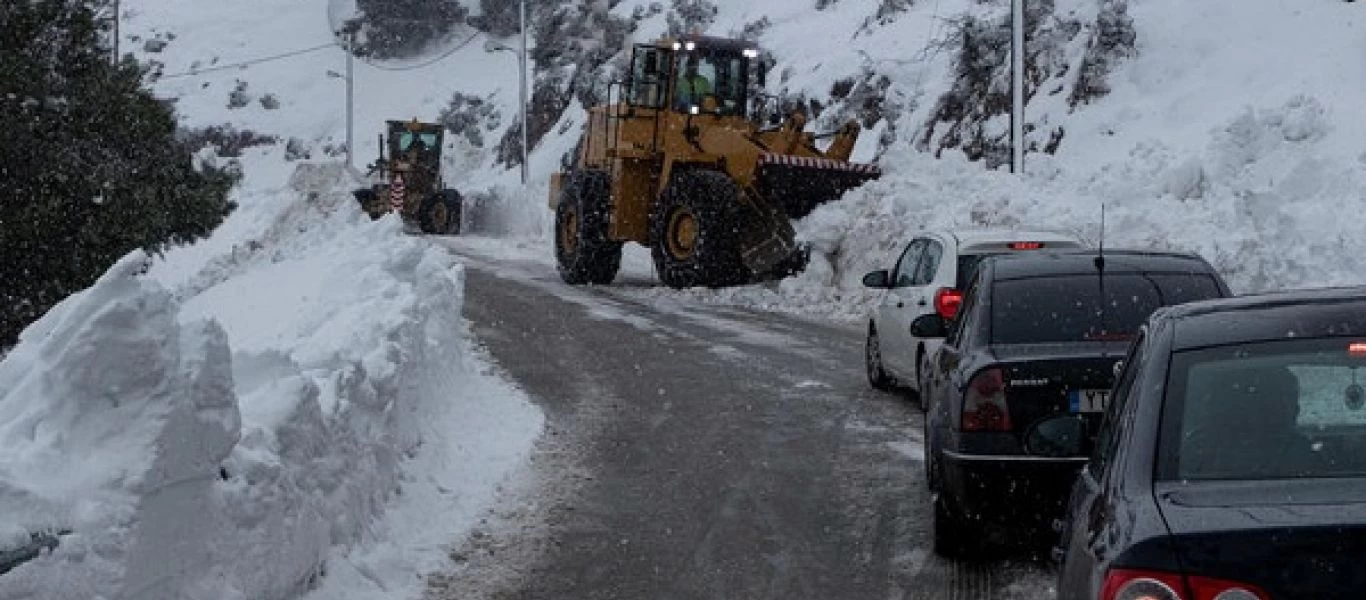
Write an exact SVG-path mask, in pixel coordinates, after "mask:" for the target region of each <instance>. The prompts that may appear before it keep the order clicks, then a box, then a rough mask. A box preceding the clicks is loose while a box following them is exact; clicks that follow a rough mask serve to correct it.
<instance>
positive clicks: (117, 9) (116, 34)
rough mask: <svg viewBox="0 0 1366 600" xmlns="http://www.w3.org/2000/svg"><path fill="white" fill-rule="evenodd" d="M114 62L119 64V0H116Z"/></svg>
mask: <svg viewBox="0 0 1366 600" xmlns="http://www.w3.org/2000/svg"><path fill="white" fill-rule="evenodd" d="M113 58H114V60H113V62H114V64H116V65H117V64H119V0H114V57H113Z"/></svg>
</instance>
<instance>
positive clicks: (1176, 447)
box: [1050, 288, 1366, 600]
mask: <svg viewBox="0 0 1366 600" xmlns="http://www.w3.org/2000/svg"><path fill="white" fill-rule="evenodd" d="M1126 363H1127V366H1126V367H1125V369H1124V371H1123V375H1122V376H1121V377H1120V380H1119V383H1118V385H1117V386H1116V387H1115V395H1114V398H1113V402H1112V403H1111V405H1110V408H1109V410H1108V411H1107V413H1106V414H1105V423H1104V425H1103V427H1102V429H1101V432H1100V435H1099V437H1098V438H1097V439H1096V448H1095V452H1094V457H1093V458H1092V460H1091V462H1090V464H1088V465H1087V467H1086V468H1085V470H1084V471H1083V473H1082V475H1081V477H1079V478H1078V479H1077V482H1076V486H1075V488H1074V489H1073V492H1072V499H1071V501H1070V508H1069V512H1068V514H1069V516H1068V518H1067V520H1066V521H1064V523H1063V526H1062V527H1061V529H1062V534H1063V536H1062V542H1063V548H1064V552H1063V568H1062V571H1061V575H1060V580H1059V596H1060V598H1061V599H1062V600H1073V599H1078V600H1079V599H1085V600H1094V599H1097V598H1099V599H1101V600H1120V599H1127V598H1152V599H1154V600H1283V599H1292V598H1293V599H1312V600H1346V599H1348V598H1352V599H1359V598H1363V597H1366V390H1364V389H1363V387H1362V386H1363V385H1366V288H1357V289H1337V290H1317V291H1305V292H1292V293H1281V294H1271V295H1264V296H1247V297H1241V298H1234V299H1226V300H1214V301H1209V302H1198V303H1193V304H1188V305H1185V306H1181V307H1177V308H1171V309H1164V310H1162V311H1159V312H1158V313H1157V314H1155V315H1154V316H1153V317H1152V319H1151V321H1150V322H1149V323H1148V324H1147V325H1146V326H1145V327H1144V328H1143V330H1142V332H1141V333H1140V335H1139V338H1138V340H1136V341H1135V343H1134V345H1133V347H1132V349H1131V351H1130V353H1129V356H1128V358H1127V359H1126ZM1079 425H1080V424H1079V423H1077V422H1076V421H1071V422H1067V421H1065V420H1063V419H1059V421H1058V422H1057V423H1055V424H1054V425H1051V426H1050V428H1051V429H1053V430H1055V431H1058V432H1062V431H1066V430H1068V429H1069V428H1071V429H1075V428H1076V427H1078V426H1079Z"/></svg>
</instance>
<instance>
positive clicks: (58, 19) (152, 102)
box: [0, 0, 234, 348]
mask: <svg viewBox="0 0 1366 600" xmlns="http://www.w3.org/2000/svg"><path fill="white" fill-rule="evenodd" d="M100 8H101V7H100V6H98V5H96V4H95V3H93V2H89V1H85V0H17V1H9V2H5V3H3V5H0V192H2V193H3V196H0V307H3V310H0V348H3V347H5V346H7V345H9V344H12V343H13V342H14V340H15V338H16V336H17V335H18V333H19V332H20V331H22V329H23V328H24V327H25V326H27V325H28V324H29V323H31V322H32V321H33V320H35V319H37V318H38V317H39V316H41V315H42V314H43V313H44V312H46V311H47V310H48V309H49V308H51V307H52V306H53V305H54V304H56V303H57V302H59V301H60V300H62V299H63V298H65V297H66V296H67V295H69V294H71V293H73V292H76V291H79V290H81V289H84V288H85V287H88V286H89V285H90V284H91V283H93V282H94V281H95V279H97V278H98V277H99V276H100V275H101V274H102V273H103V272H104V271H105V270H106V269H108V268H109V266H110V265H112V264H113V263H114V262H115V261H116V260H118V259H119V258H120V257H122V256H123V255H125V254H127V253H128V252H131V251H133V250H136V249H138V248H143V249H146V250H149V251H158V250H160V249H162V248H164V247H165V246H166V245H167V244H176V243H184V242H189V241H192V240H194V239H196V238H198V237H201V236H205V235H207V234H208V233H209V232H211V231H212V230H213V229H214V227H216V226H217V225H218V224H219V223H220V222H222V220H223V217H225V216H226V215H227V214H228V213H229V212H230V211H231V210H232V208H233V205H232V203H231V202H230V201H229V200H228V198H227V195H228V192H229V190H230V189H231V187H232V185H233V183H234V181H233V178H232V177H231V176H230V175H228V174H226V173H223V172H218V171H214V170H207V171H196V170H195V169H194V168H193V167H192V165H191V154H192V152H193V151H194V150H195V148H191V147H189V146H188V145H187V144H186V143H185V142H182V141H179V140H178V139H177V135H176V124H175V117H174V114H173V112H172V111H171V109H170V108H169V107H168V106H166V105H165V104H163V103H162V102H160V101H158V100H157V99H156V98H154V97H153V96H152V95H151V93H149V92H148V91H147V90H146V89H144V88H143V86H142V76H143V71H142V69H141V68H140V67H139V66H138V65H137V64H136V63H135V62H134V61H132V59H131V58H130V59H125V60H124V61H122V62H119V63H117V64H114V63H112V62H111V60H110V56H109V51H108V49H107V47H105V45H104V44H103V40H104V39H105V38H106V36H107V32H106V31H105V29H104V24H103V23H101V21H100V20H99V19H97V12H96V11H97V10H98V9H100Z"/></svg>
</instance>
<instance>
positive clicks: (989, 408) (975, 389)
mask: <svg viewBox="0 0 1366 600" xmlns="http://www.w3.org/2000/svg"><path fill="white" fill-rule="evenodd" d="M1013 428H1014V427H1013V426H1012V425H1011V423H1010V405H1009V404H1007V403H1006V385H1005V372H1004V371H1002V370H1001V369H1000V368H991V369H983V370H981V371H978V373H977V375H975V376H973V378H972V381H971V382H970V383H968V390H967V392H966V393H965V394H964V396H963V431H1010V430H1012V429H1013Z"/></svg>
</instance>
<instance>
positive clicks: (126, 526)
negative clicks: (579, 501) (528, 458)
mask: <svg viewBox="0 0 1366 600" xmlns="http://www.w3.org/2000/svg"><path fill="white" fill-rule="evenodd" d="M249 179H250V176H249ZM342 182H344V177H343V175H342V171H341V170H340V169H339V168H337V167H326V166H316V165H305V166H302V167H301V168H300V169H299V171H298V172H297V174H296V176H295V177H294V179H293V181H292V187H293V188H294V194H292V196H293V197H295V198H297V200H295V201H296V202H297V204H298V205H297V206H293V207H289V208H287V209H286V210H283V211H279V212H278V214H279V215H280V216H279V218H278V220H277V221H275V224H274V226H272V227H268V228H267V229H266V230H265V231H263V232H257V235H256V236H255V237H252V238H251V239H249V240H247V239H244V240H242V246H245V249H242V248H235V251H234V252H233V253H231V254H229V255H227V256H224V257H219V258H218V259H215V260H209V261H207V262H205V263H204V266H203V269H201V270H200V271H199V272H198V273H197V274H196V275H195V276H193V277H189V278H187V279H186V280H185V281H183V282H181V283H180V285H178V286H176V289H175V290H174V291H173V290H172V289H168V288H167V287H165V286H164V285H162V284H161V283H159V282H158V281H156V278H153V277H149V276H147V275H142V274H140V273H141V272H142V271H143V270H145V264H144V259H143V258H141V257H138V256H130V257H129V258H127V259H125V260H124V261H123V262H121V263H120V264H119V265H118V266H117V267H116V268H114V269H112V270H111V271H110V272H109V273H108V274H107V275H106V276H105V277H104V278H103V279H101V280H100V282H99V283H97V284H96V285H95V286H93V287H92V288H90V289H89V290H87V291H85V292H82V293H80V294H77V295H75V296H73V297H72V298H70V299H68V300H67V301H66V302H64V303H63V304H61V305H59V306H58V307H57V308H55V309H54V310H53V311H51V312H50V313H49V314H48V315H47V316H46V317H44V319H43V320H41V321H40V322H38V323H36V324H35V325H33V326H32V327H31V328H30V329H29V330H28V331H26V332H25V333H24V335H23V337H22V339H21V342H20V344H19V345H18V346H16V348H15V349H14V351H13V352H12V353H11V354H10V355H9V356H8V357H7V358H6V359H5V360H4V361H3V362H0V515H5V517H4V518H3V519H0V549H8V548H15V547H21V546H23V545H24V544H26V543H27V541H28V540H29V539H31V538H30V536H31V535H32V534H34V533H44V532H69V533H65V534H63V535H60V536H59V537H60V544H59V545H57V547H56V548H55V549H54V550H52V551H51V552H50V553H48V554H44V555H42V556H40V557H38V558H36V559H34V560H32V561H30V562H27V563H25V564H23V565H21V566H19V567H18V568H16V569H15V570H13V571H11V572H9V573H7V574H4V575H0V599H4V600H8V599H11V598H13V599H16V600H17V599H19V598H32V597H41V598H62V599H65V598H72V599H76V598H82V599H84V598H111V599H112V598H137V599H139V600H142V599H151V600H156V599H161V598H165V599H168V600H170V599H175V600H183V599H200V598H203V599H206V600H207V599H214V600H218V599H234V598H239V599H243V600H248V599H249V600H274V599H284V598H293V597H297V596H298V595H299V594H301V593H303V592H305V591H306V590H308V589H310V588H313V587H316V586H317V585H318V584H319V583H320V581H321V579H320V578H322V577H323V576H324V574H325V573H329V572H331V571H332V570H333V569H332V568H331V567H330V565H336V570H337V571H338V572H341V573H343V574H344V573H347V572H350V571H357V570H366V571H367V572H373V571H376V570H377V567H376V566H375V565H376V564H388V566H389V570H388V573H387V574H385V573H383V572H382V571H383V569H379V570H380V571H381V573H380V574H379V575H373V576H372V577H371V578H370V579H371V581H370V584H371V585H383V586H386V587H391V588H396V589H401V588H402V587H403V586H404V585H412V584H413V582H414V580H415V578H414V576H413V575H414V571H416V570H418V569H420V568H423V567H424V566H425V567H426V568H432V567H433V566H434V564H435V561H436V557H439V555H440V545H441V544H442V543H447V542H450V541H452V540H453V539H454V538H455V537H456V536H457V535H458V533H460V532H461V531H463V529H464V528H468V527H469V526H470V524H471V523H472V521H473V520H474V515H475V514H477V512H478V511H479V510H480V509H482V508H483V507H484V506H486V505H487V502H488V501H489V500H490V499H491V497H492V495H493V493H494V490H495V488H496V486H497V484H498V482H499V481H500V480H501V478H502V476H503V474H504V473H506V472H507V471H508V470H509V469H511V468H512V467H513V466H515V465H516V464H518V463H519V462H520V461H521V460H522V459H523V458H524V457H525V453H526V452H527V450H528V448H529V446H530V443H531V441H532V440H533V439H534V437H535V436H536V435H537V434H538V432H539V429H540V423H541V417H540V415H539V412H538V411H536V410H535V409H534V408H533V407H531V406H530V405H529V404H527V403H526V401H525V400H524V399H523V398H522V397H521V396H520V395H518V394H516V393H515V392H513V391H511V390H510V389H508V387H507V386H506V384H503V383H502V382H500V381H496V380H494V379H493V378H491V377H489V376H487V375H484V374H482V373H481V371H483V370H484V367H483V366H482V363H481V361H479V360H478V359H477V358H476V357H474V356H473V355H472V354H471V345H470V342H469V340H468V332H467V330H466V326H465V324H464V323H463V321H462V318H461V304H462V298H463V290H462V283H463V282H462V279H463V270H462V267H461V266H460V265H459V264H457V263H456V262H455V260H454V259H453V258H452V257H451V256H450V255H449V254H448V253H447V252H445V251H443V250H440V249H438V248H436V247H434V246H433V245H432V244H430V243H427V242H426V241H425V240H423V239H421V238H412V237H407V236H403V235H401V234H400V231H399V230H400V227H399V224H398V222H397V220H396V219H394V218H386V219H384V220H381V221H379V222H373V223H372V222H370V221H369V219H368V218H366V217H364V216H363V215H362V214H361V213H360V211H359V209H358V208H357V207H356V206H355V204H354V201H352V200H351V199H350V197H349V194H347V193H346V191H345V190H344V186H343V185H342ZM287 198H288V197H287ZM285 201H288V200H285ZM277 208H278V207H277ZM236 218H242V219H250V218H252V215H240V216H237V217H236ZM247 242H252V243H247ZM234 245H235V246H236V245H237V244H234ZM154 271H155V269H154ZM162 279H163V280H164V279H168V278H167V277H165V276H164V275H163V277H162ZM455 435H466V436H468V439H458V438H455V437H453V436H455ZM406 464H413V465H416V466H418V467H420V470H417V469H410V468H408V467H405V465H406ZM438 489H439V490H440V493H438V492H435V491H434V490H438ZM400 495H402V496H403V497H402V498H399V496H400ZM413 499H422V500H424V502H425V503H424V504H423V505H420V506H414V505H413ZM394 506H399V507H401V508H402V509H403V510H408V511H413V512H420V513H421V514H422V515H423V516H424V517H425V518H426V523H425V525H426V529H427V530H428V531H430V532H432V533H433V535H436V536H442V535H448V536H450V537H448V538H445V539H427V540H423V542H424V543H425V544H427V545H428V546H429V548H427V550H426V551H425V552H417V551H414V550H412V549H411V548H404V547H396V548H392V549H391V551H390V552H387V553H386V554H385V555H384V556H375V555H374V552H373V551H372V548H373V547H374V546H376V545H393V544H394V540H393V539H392V538H393V535H394V534H395V532H393V531H390V530H389V528H388V526H389V525H390V524H392V523H397V524H399V525H402V524H403V523H405V522H406V521H405V517H404V516H403V515H393V514H390V515H388V518H385V517H386V510H387V509H389V508H391V507H394ZM407 520H411V519H407ZM395 557H400V558H401V560H400V561H399V562H400V563H401V564H397V565H395V564H394V562H395ZM385 561H387V563H385ZM405 569H406V570H405ZM375 577H379V578H380V580H378V581H375V580H374V579H375ZM386 579H387V581H386Z"/></svg>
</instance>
